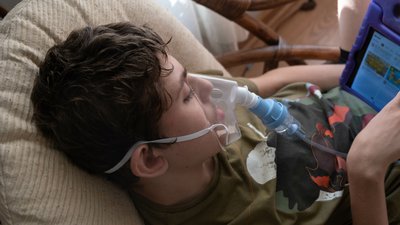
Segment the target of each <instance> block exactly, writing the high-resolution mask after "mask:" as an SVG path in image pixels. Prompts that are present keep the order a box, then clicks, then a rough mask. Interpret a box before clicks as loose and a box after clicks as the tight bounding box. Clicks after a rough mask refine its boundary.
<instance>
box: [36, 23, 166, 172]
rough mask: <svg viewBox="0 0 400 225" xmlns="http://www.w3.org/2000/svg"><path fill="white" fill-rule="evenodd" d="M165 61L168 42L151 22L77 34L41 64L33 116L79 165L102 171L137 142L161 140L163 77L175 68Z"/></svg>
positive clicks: (120, 24)
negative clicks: (140, 25)
mask: <svg viewBox="0 0 400 225" xmlns="http://www.w3.org/2000/svg"><path fill="white" fill-rule="evenodd" d="M166 59H167V53H166V43H165V42H164V41H163V40H162V39H161V38H160V36H158V35H157V34H156V33H155V32H154V31H152V30H151V29H150V28H147V27H136V26H133V25H131V24H129V23H116V24H109V25H104V26H98V27H95V28H92V27H85V28H83V29H80V30H76V31H73V32H72V33H71V34H70V35H69V37H68V38H67V40H65V41H64V42H63V43H61V44H59V45H56V46H54V47H52V48H51V49H50V50H49V51H48V53H47V55H46V58H45V60H44V62H43V64H42V65H41V67H40V71H39V76H38V77H37V79H36V81H35V85H34V89H33V92H32V102H33V105H34V115H33V118H34V121H35V123H36V124H37V126H38V127H39V129H40V131H41V132H42V133H43V134H44V135H45V136H47V137H48V138H50V139H51V140H54V142H55V144H56V147H57V148H59V149H61V150H62V151H64V152H66V153H67V155H68V156H69V157H70V158H72V159H73V161H74V162H75V163H77V164H78V165H79V166H81V167H83V168H85V169H87V170H88V171H90V172H94V173H102V172H104V171H105V170H107V169H109V168H110V167H112V166H113V165H114V164H115V163H116V162H118V161H119V160H120V158H121V157H122V156H123V155H124V154H125V152H126V150H127V149H129V147H130V146H131V145H132V142H135V141H137V140H147V139H149V140H151V139H157V138H159V137H160V135H159V134H158V130H159V129H158V125H157V122H158V120H159V119H160V117H161V115H162V112H163V111H165V109H166V108H167V107H168V106H167V105H166V102H167V101H165V100H164V99H163V98H167V95H166V94H165V92H164V90H163V85H162V84H161V80H160V76H163V75H168V74H169V72H170V71H171V70H172V68H163V67H162V64H163V61H165V60H166ZM100 121H101V122H100ZM77 131H79V132H77ZM111 146H112V147H111Z"/></svg>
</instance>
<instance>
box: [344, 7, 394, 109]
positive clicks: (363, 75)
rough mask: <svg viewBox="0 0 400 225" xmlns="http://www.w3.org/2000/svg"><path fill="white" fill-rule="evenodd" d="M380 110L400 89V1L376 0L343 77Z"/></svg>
mask: <svg viewBox="0 0 400 225" xmlns="http://www.w3.org/2000/svg"><path fill="white" fill-rule="evenodd" d="M340 85H341V87H342V88H343V89H344V90H346V91H348V92H350V93H352V94H354V95H355V96H357V97H358V98H360V99H361V100H363V101H365V102H366V103H367V104H369V105H370V106H371V107H373V108H374V109H376V110H377V111H380V110H381V109H382V108H383V107H384V106H385V105H386V104H387V103H388V102H389V101H390V100H391V99H392V98H393V97H394V96H396V94H397V93H398V92H399V90H400V0H390V1H389V0H372V1H371V3H370V5H369V8H368V10H367V13H366V15H365V17H364V20H363V23H362V26H361V28H360V32H359V34H358V37H357V39H356V41H355V44H354V45H353V47H352V49H351V51H350V54H349V58H348V60H347V62H346V66H345V69H344V70H343V74H342V76H341V78H340Z"/></svg>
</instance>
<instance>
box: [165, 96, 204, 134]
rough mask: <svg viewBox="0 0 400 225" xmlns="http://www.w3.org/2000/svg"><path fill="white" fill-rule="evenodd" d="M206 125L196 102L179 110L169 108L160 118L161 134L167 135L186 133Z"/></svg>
mask: <svg viewBox="0 0 400 225" xmlns="http://www.w3.org/2000/svg"><path fill="white" fill-rule="evenodd" d="M208 126H209V122H208V119H207V117H206V115H205V113H204V110H203V109H202V108H201V107H200V106H199V104H197V103H196V104H191V105H190V106H187V107H185V108H180V110H174V109H170V110H168V111H167V112H166V113H164V114H163V116H162V117H161V120H160V131H161V134H162V135H164V136H169V137H172V136H181V135H187V134H190V133H194V132H197V131H199V130H201V129H204V128H206V127H208Z"/></svg>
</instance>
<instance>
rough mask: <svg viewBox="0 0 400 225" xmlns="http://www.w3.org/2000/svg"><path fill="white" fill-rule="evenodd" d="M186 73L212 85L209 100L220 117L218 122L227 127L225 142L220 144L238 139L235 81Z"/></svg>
mask: <svg viewBox="0 0 400 225" xmlns="http://www.w3.org/2000/svg"><path fill="white" fill-rule="evenodd" d="M188 75H189V76H193V77H196V78H199V79H205V80H207V81H209V82H211V84H212V85H213V88H212V91H211V96H210V98H211V102H212V103H213V104H214V105H215V107H216V110H217V114H218V115H219V117H221V119H220V122H221V123H222V124H224V125H225V126H226V127H227V129H228V131H227V132H228V133H227V137H226V142H225V143H221V144H223V145H229V144H231V143H233V142H235V141H237V140H238V139H240V137H241V133H240V129H239V126H238V124H237V119H236V114H235V108H236V101H235V100H236V97H237V96H236V95H237V92H238V84H237V82H236V81H232V80H226V79H221V78H217V77H210V76H205V75H201V74H193V73H190V74H188Z"/></svg>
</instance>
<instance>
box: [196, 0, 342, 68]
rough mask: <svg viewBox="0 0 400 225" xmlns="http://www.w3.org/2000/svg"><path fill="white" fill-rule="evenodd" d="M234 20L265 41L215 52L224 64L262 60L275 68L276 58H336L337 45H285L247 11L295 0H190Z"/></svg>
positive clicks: (309, 4)
mask: <svg viewBox="0 0 400 225" xmlns="http://www.w3.org/2000/svg"><path fill="white" fill-rule="evenodd" d="M194 1H195V2H197V3H199V4H201V5H203V6H205V7H207V8H209V9H211V10H213V11H215V12H216V13H218V14H220V15H222V16H224V17H225V18H227V19H229V20H231V21H233V22H235V23H237V24H238V25H240V26H241V27H243V28H244V29H246V30H247V31H249V32H250V33H251V34H252V35H254V36H255V37H257V38H258V39H260V40H261V41H263V42H264V43H265V47H259V48H253V49H247V50H239V51H235V52H229V53H226V54H223V55H219V56H216V58H217V60H218V61H219V62H220V63H221V64H222V65H223V66H224V67H225V68H227V67H232V66H237V65H242V64H247V63H254V62H264V71H268V70H270V69H273V68H276V67H277V66H278V62H279V61H286V62H287V63H288V64H289V65H300V64H306V63H305V61H304V60H305V59H317V60H327V61H337V60H338V59H339V56H340V49H339V47H329V46H315V45H288V44H286V43H285V41H284V40H283V38H282V37H280V36H279V34H278V33H277V32H276V31H274V30H273V29H271V28H270V27H268V26H267V25H266V24H265V23H263V22H262V21H260V20H258V19H257V18H255V17H254V16H251V15H250V14H249V12H250V11H258V10H267V9H272V8H275V7H278V6H282V5H284V4H287V3H290V2H294V1H298V0H194ZM305 4H307V6H305V7H304V8H307V9H310V8H312V7H313V4H314V3H313V2H312V1H309V2H306V3H305Z"/></svg>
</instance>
